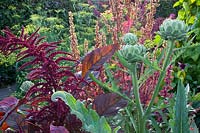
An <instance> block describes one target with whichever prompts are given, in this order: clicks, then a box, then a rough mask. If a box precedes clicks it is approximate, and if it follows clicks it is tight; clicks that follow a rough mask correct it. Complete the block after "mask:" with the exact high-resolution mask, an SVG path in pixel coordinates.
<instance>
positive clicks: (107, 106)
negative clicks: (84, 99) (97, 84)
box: [93, 93, 127, 116]
mask: <svg viewBox="0 0 200 133" xmlns="http://www.w3.org/2000/svg"><path fill="white" fill-rule="evenodd" d="M126 105H127V101H126V100H124V99H122V98H121V97H120V96H119V95H117V94H115V93H107V94H101V95H99V96H97V97H96V98H95V99H94V102H93V109H95V110H96V111H97V113H98V114H99V115H101V116H102V115H103V116H111V115H115V114H117V112H118V110H119V109H121V108H124V107H125V106H126Z"/></svg>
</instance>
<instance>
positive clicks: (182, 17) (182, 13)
mask: <svg viewBox="0 0 200 133" xmlns="http://www.w3.org/2000/svg"><path fill="white" fill-rule="evenodd" d="M178 17H179V19H181V20H183V19H184V18H185V11H184V10H182V9H181V10H179V11H178Z"/></svg>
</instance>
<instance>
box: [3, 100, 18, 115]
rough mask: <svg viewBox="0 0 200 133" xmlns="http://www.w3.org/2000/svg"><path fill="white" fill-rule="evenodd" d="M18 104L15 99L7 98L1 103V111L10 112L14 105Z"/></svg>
mask: <svg viewBox="0 0 200 133" xmlns="http://www.w3.org/2000/svg"><path fill="white" fill-rule="evenodd" d="M17 102H18V99H17V98H15V97H6V98H4V99H3V100H2V101H0V111H1V112H6V111H7V110H9V109H10V108H11V107H12V106H13V105H15V104H16V103H17Z"/></svg>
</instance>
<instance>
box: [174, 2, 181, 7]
mask: <svg viewBox="0 0 200 133" xmlns="http://www.w3.org/2000/svg"><path fill="white" fill-rule="evenodd" d="M180 4H181V3H180V2H179V1H177V2H176V3H175V4H174V5H173V7H177V6H179V5H180Z"/></svg>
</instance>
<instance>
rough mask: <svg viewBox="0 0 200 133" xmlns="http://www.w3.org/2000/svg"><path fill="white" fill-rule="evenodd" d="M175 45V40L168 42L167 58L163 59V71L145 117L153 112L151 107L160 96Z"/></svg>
mask: <svg viewBox="0 0 200 133" xmlns="http://www.w3.org/2000/svg"><path fill="white" fill-rule="evenodd" d="M173 45H174V41H172V40H169V41H168V42H167V46H168V49H167V53H166V57H165V59H164V61H163V67H162V71H161V73H160V76H159V78H158V82H157V85H156V88H155V90H154V92H153V96H152V98H151V101H150V103H149V106H148V107H147V110H146V112H145V114H144V119H146V118H147V117H148V115H149V114H150V113H151V108H152V106H153V103H154V101H155V99H156V97H157V96H158V93H159V91H160V87H161V84H162V82H163V79H164V77H165V74H166V70H167V67H168V65H169V64H170V56H171V54H172V52H173V51H172V50H173Z"/></svg>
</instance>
